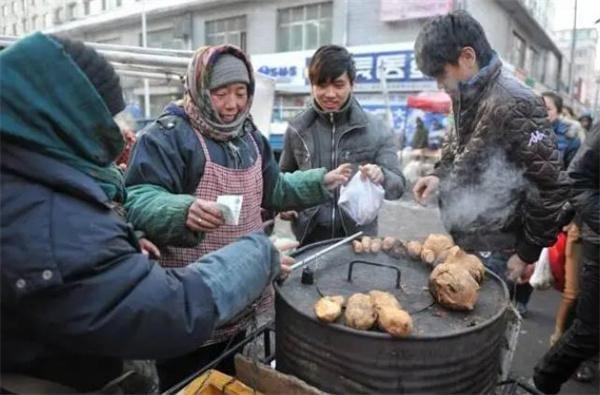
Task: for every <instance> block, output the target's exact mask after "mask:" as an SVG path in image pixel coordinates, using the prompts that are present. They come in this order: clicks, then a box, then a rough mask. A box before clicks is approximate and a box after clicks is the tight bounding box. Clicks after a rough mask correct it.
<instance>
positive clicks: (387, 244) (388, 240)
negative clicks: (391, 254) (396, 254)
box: [381, 236, 396, 252]
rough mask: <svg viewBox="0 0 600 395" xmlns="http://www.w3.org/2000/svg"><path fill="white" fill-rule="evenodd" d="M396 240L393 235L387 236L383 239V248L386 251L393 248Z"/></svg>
mask: <svg viewBox="0 0 600 395" xmlns="http://www.w3.org/2000/svg"><path fill="white" fill-rule="evenodd" d="M395 241H396V239H394V238H393V237H390V236H387V237H384V238H383V241H382V242H381V249H382V250H383V251H385V252H388V251H390V250H391V249H392V247H393V246H394V242H395Z"/></svg>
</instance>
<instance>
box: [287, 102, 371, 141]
mask: <svg viewBox="0 0 600 395" xmlns="http://www.w3.org/2000/svg"><path fill="white" fill-rule="evenodd" d="M318 118H321V119H323V120H325V121H326V122H327V123H328V124H331V119H330V115H329V113H328V112H324V111H322V110H320V109H319V108H318V107H317V106H316V104H315V103H314V101H313V102H312V103H311V104H310V105H309V107H308V109H307V110H306V111H305V112H303V113H302V114H300V115H299V116H298V117H297V118H295V119H294V120H293V121H291V122H290V124H291V126H293V127H294V128H295V129H296V130H298V132H299V133H305V132H306V130H307V129H308V127H309V126H311V125H312V124H313V123H314V122H315V121H316V120H317V119H318ZM334 122H335V125H336V128H337V130H340V131H342V130H347V129H354V128H359V127H365V126H366V125H367V124H368V122H369V118H368V117H367V114H366V113H365V111H364V110H363V109H362V107H361V106H360V103H359V102H358V100H356V99H355V98H354V96H350V99H349V100H348V102H346V104H345V105H344V107H343V108H342V109H341V110H340V111H337V112H335V113H334Z"/></svg>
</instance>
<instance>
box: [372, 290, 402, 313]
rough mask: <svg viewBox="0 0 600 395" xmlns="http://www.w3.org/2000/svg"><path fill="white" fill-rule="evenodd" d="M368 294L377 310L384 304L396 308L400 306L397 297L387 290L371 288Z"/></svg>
mask: <svg viewBox="0 0 600 395" xmlns="http://www.w3.org/2000/svg"><path fill="white" fill-rule="evenodd" d="M369 296H370V297H371V303H372V304H373V307H375V311H377V312H379V310H380V309H381V308H383V307H386V306H387V307H394V308H397V309H400V308H402V307H401V306H400V302H398V299H396V297H395V296H394V295H392V294H391V293H389V292H384V291H378V290H373V291H370V292H369Z"/></svg>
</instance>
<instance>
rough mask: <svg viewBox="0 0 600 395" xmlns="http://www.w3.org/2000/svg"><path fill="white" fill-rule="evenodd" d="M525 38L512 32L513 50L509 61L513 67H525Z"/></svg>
mask: <svg viewBox="0 0 600 395" xmlns="http://www.w3.org/2000/svg"><path fill="white" fill-rule="evenodd" d="M526 48H527V47H526V45H525V40H524V39H523V38H522V37H521V36H520V35H518V34H517V33H514V32H513V52H512V55H511V57H512V58H511V62H512V64H513V65H514V66H515V67H519V68H521V69H524V68H525V51H526Z"/></svg>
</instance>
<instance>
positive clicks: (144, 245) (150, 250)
mask: <svg viewBox="0 0 600 395" xmlns="http://www.w3.org/2000/svg"><path fill="white" fill-rule="evenodd" d="M138 244H139V246H140V250H142V254H144V255H146V256H151V257H154V258H160V250H159V249H158V247H157V246H156V245H155V244H154V243H153V242H151V241H150V240H148V239H146V238H141V239H139V240H138Z"/></svg>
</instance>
